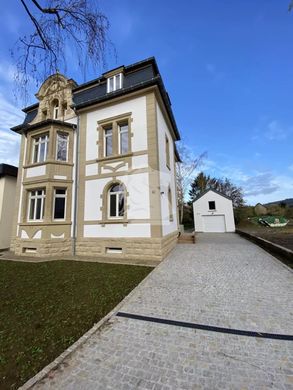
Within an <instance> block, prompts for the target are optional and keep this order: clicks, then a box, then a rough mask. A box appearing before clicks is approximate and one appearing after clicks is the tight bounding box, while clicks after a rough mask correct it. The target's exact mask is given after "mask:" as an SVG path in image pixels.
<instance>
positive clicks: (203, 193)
mask: <svg viewBox="0 0 293 390" xmlns="http://www.w3.org/2000/svg"><path fill="white" fill-rule="evenodd" d="M209 191H213V192H214V193H216V194H218V195H221V196H223V197H224V198H227V199H229V200H232V199H231V198H230V196H228V195H225V194H223V193H222V192H220V191H217V190H214V189H213V188H208V189H206V190H204V191H203V192H201V193H200V194H199V195H198V196H197V197H196V198H195V199H194V201H193V202H196V201H197V200H198V199H200V198H201V197H202V196H204V195H205V194H206V193H208V192H209Z"/></svg>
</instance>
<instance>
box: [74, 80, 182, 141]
mask: <svg viewBox="0 0 293 390" xmlns="http://www.w3.org/2000/svg"><path fill="white" fill-rule="evenodd" d="M152 85H158V87H159V89H160V92H161V95H162V98H163V100H164V103H165V106H166V109H167V111H168V115H169V118H170V121H171V123H172V126H173V128H174V132H175V135H176V140H177V141H179V140H180V133H179V130H178V128H177V124H176V121H175V118H174V115H173V111H172V108H171V105H170V100H169V98H168V95H167V92H166V89H165V86H164V84H163V82H162V78H161V76H160V75H157V76H155V77H153V78H151V79H149V80H147V81H142V82H140V83H138V84H135V85H133V86H131V87H128V88H122V89H120V90H117V91H115V92H112V93H110V94H107V95H104V96H101V97H98V98H96V99H89V100H87V101H85V102H82V103H80V104H73V105H72V106H71V107H74V108H76V109H81V108H86V107H89V106H91V105H93V104H97V103H101V102H104V101H107V100H111V99H114V98H116V97H119V96H123V95H126V94H128V93H130V92H133V91H137V90H139V89H143V88H146V87H149V86H152Z"/></svg>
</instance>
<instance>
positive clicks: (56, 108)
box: [52, 99, 59, 119]
mask: <svg viewBox="0 0 293 390" xmlns="http://www.w3.org/2000/svg"><path fill="white" fill-rule="evenodd" d="M52 106H53V119H58V116H59V100H58V99H55V100H54V101H53V103H52Z"/></svg>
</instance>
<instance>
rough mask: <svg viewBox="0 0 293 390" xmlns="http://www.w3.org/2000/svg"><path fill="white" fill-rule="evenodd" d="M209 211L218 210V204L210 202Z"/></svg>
mask: <svg viewBox="0 0 293 390" xmlns="http://www.w3.org/2000/svg"><path fill="white" fill-rule="evenodd" d="M209 210H216V202H215V201H214V200H212V201H210V202H209Z"/></svg>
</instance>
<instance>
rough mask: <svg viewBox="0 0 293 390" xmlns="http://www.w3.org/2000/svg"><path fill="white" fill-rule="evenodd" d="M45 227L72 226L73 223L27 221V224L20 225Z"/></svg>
mask: <svg viewBox="0 0 293 390" xmlns="http://www.w3.org/2000/svg"><path fill="white" fill-rule="evenodd" d="M39 225H41V226H43V225H71V222H66V221H60V222H59V221H53V222H52V221H44V220H42V221H31V222H29V221H27V222H22V223H20V224H19V226H39Z"/></svg>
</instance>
